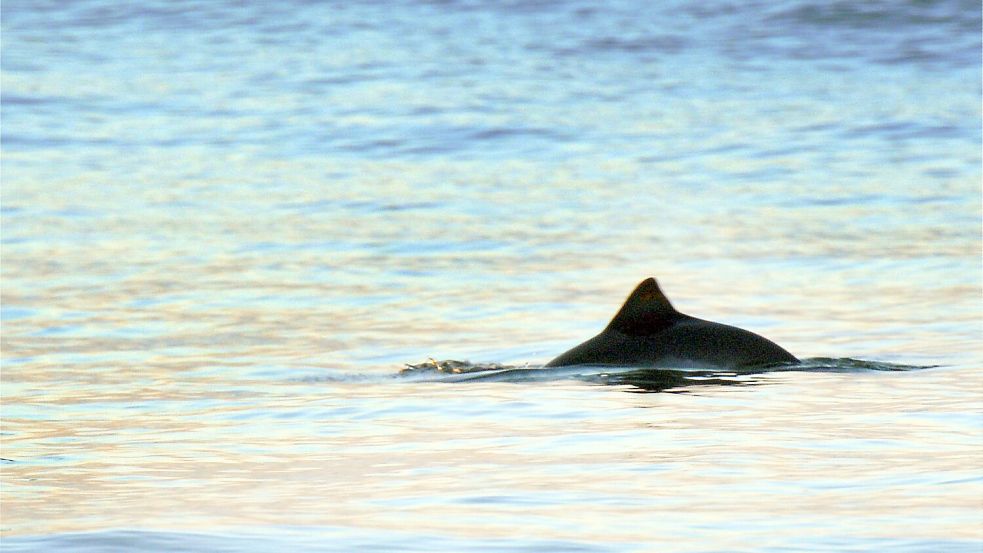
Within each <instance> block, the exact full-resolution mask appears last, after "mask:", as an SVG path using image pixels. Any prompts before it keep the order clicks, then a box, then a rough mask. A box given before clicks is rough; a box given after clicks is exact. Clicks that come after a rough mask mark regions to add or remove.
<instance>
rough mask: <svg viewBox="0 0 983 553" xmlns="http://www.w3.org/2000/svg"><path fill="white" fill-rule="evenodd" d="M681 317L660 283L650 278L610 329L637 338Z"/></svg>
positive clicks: (626, 305)
mask: <svg viewBox="0 0 983 553" xmlns="http://www.w3.org/2000/svg"><path fill="white" fill-rule="evenodd" d="M679 315H680V313H679V312H678V311H676V310H675V309H674V308H673V307H672V304H671V303H669V298H667V297H666V295H665V294H663V293H662V290H661V289H660V288H659V283H657V282H656V281H655V279H654V278H652V277H649V278H647V279H645V280H643V281H642V282H641V284H639V285H638V287H636V288H635V291H634V292H632V293H631V295H630V296H628V299H627V300H625V304H624V305H622V306H621V310H620V311H618V314H617V315H615V316H614V318H613V319H611V322H610V323H609V324H608V328H609V329H614V330H617V331H618V332H623V333H625V334H632V335H636V336H638V335H648V334H654V333H656V332H659V331H660V330H662V329H664V328H666V327H667V326H669V325H671V324H672V323H673V322H674V321H675V320H676V318H677V317H678V316H679Z"/></svg>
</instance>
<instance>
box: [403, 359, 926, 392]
mask: <svg viewBox="0 0 983 553" xmlns="http://www.w3.org/2000/svg"><path fill="white" fill-rule="evenodd" d="M936 366H937V365H928V366H923V365H900V364H895V363H885V362H881V361H865V360H862V359H852V358H849V357H845V358H831V357H814V358H809V359H804V360H803V361H802V363H800V364H798V365H776V366H771V367H755V368H743V369H700V368H639V367H618V366H610V365H572V366H566V367H550V368H545V367H542V366H539V365H525V366H516V365H501V364H498V363H471V362H469V361H457V360H453V359H449V360H445V361H438V360H436V359H432V358H431V359H429V360H427V361H425V362H422V363H416V364H407V365H406V367H405V368H404V369H402V370H401V371H400V372H399V373H398V374H397V375H396V376H397V377H398V378H406V379H412V380H413V381H417V382H419V381H433V382H508V383H530V382H556V381H561V380H580V381H584V382H589V383H594V384H604V385H617V386H625V385H627V386H632V387H634V388H636V389H637V390H636V391H638V390H641V391H646V392H661V391H671V390H675V389H678V388H684V387H687V386H695V385H703V386H707V385H717V386H751V385H755V384H758V383H760V382H759V381H758V380H756V379H755V378H754V377H755V376H759V375H762V374H767V373H773V372H861V371H912V370H920V369H928V368H933V367H936Z"/></svg>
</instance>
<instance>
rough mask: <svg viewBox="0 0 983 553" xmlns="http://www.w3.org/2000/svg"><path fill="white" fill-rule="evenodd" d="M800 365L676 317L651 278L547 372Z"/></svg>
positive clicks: (763, 346) (716, 328) (748, 335)
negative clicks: (592, 368)
mask: <svg viewBox="0 0 983 553" xmlns="http://www.w3.org/2000/svg"><path fill="white" fill-rule="evenodd" d="M798 362H799V360H798V359H796V358H795V356H794V355H792V354H791V353H789V352H787V351H785V350H784V349H783V348H782V347H781V346H779V345H778V344H776V343H774V342H772V341H771V340H768V339H767V338H764V337H762V336H759V335H757V334H755V333H753V332H749V331H747V330H744V329H741V328H737V327H733V326H730V325H725V324H721V323H715V322H712V321H704V320H703V319H697V318H696V317H690V316H689V315H686V314H683V313H680V312H679V311H676V309H675V308H673V306H672V304H671V303H669V298H667V297H666V295H665V294H664V293H663V292H662V290H661V289H660V288H659V284H658V283H657V282H656V281H655V279H654V278H647V279H645V280H643V281H642V282H641V284H639V285H638V287H636V288H635V291H634V292H632V293H631V295H630V296H628V299H627V300H625V304H624V305H623V306H621V310H619V311H618V314H617V315H615V316H614V318H613V319H611V322H610V323H609V324H608V326H607V328H605V329H604V330H603V331H602V332H601V333H600V334H598V335H597V336H594V337H593V338H591V339H590V340H587V341H586V342H584V343H582V344H580V345H579V346H577V347H575V348H573V349H571V350H569V351H567V352H565V353H563V354H561V355H560V356H559V357H557V358H556V359H553V360H552V361H550V362H549V363H547V364H546V366H547V367H561V366H565V365H619V366H638V367H720V368H731V367H735V368H736V367H756V366H767V365H778V364H793V363H798Z"/></svg>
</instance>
